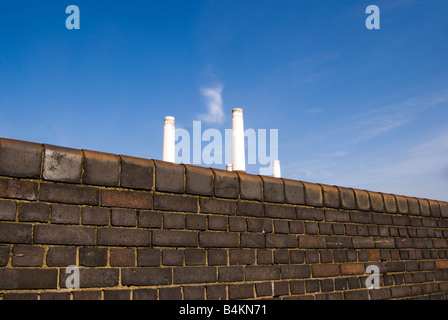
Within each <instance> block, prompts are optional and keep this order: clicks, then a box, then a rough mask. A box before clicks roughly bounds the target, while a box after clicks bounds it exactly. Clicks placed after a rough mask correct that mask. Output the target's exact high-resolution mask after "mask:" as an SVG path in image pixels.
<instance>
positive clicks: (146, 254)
mask: <svg viewBox="0 0 448 320" xmlns="http://www.w3.org/2000/svg"><path fill="white" fill-rule="evenodd" d="M160 257H161V251H160V250H156V249H138V250H137V265H138V266H139V267H158V266H160Z"/></svg>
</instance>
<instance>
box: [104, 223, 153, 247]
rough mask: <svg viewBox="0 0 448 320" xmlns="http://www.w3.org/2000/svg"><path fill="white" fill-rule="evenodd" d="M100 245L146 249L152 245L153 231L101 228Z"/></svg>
mask: <svg viewBox="0 0 448 320" xmlns="http://www.w3.org/2000/svg"><path fill="white" fill-rule="evenodd" d="M97 241H98V245H105V246H127V247H134V246H135V247H144V246H148V245H150V243H151V231H149V230H142V229H132V228H107V227H104V228H99V229H98V240H97Z"/></svg>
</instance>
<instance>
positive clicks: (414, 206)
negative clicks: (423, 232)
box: [407, 198, 420, 216]
mask: <svg viewBox="0 0 448 320" xmlns="http://www.w3.org/2000/svg"><path fill="white" fill-rule="evenodd" d="M407 200H408V206H409V214H411V215H414V216H419V215H420V205H419V203H418V200H417V199H416V198H407Z"/></svg>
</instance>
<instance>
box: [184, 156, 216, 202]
mask: <svg viewBox="0 0 448 320" xmlns="http://www.w3.org/2000/svg"><path fill="white" fill-rule="evenodd" d="M184 166H185V176H186V188H187V189H186V193H188V194H197V195H201V196H212V195H213V171H212V170H211V169H210V168H204V167H198V166H190V165H187V164H186V165H184Z"/></svg>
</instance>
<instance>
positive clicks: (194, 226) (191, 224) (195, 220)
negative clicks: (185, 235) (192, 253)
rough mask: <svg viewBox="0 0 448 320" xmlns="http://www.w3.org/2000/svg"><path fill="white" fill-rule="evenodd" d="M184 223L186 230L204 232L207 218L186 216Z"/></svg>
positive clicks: (194, 215) (193, 215)
mask: <svg viewBox="0 0 448 320" xmlns="http://www.w3.org/2000/svg"><path fill="white" fill-rule="evenodd" d="M185 223H186V227H187V229H190V230H205V229H207V216H205V215H197V214H187V215H186V220H185Z"/></svg>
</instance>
